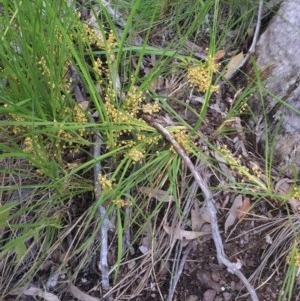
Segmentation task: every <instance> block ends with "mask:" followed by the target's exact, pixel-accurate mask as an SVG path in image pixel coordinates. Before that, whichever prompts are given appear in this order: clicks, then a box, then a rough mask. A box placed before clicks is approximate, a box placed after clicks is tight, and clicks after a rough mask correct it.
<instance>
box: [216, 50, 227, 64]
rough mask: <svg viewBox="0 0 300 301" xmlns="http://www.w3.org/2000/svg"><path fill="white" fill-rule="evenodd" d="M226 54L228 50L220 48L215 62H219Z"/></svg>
mask: <svg viewBox="0 0 300 301" xmlns="http://www.w3.org/2000/svg"><path fill="white" fill-rule="evenodd" d="M225 54H226V51H225V50H224V49H221V50H218V51H217V53H216V54H215V57H214V59H215V63H218V62H219V61H220V60H221V59H222V58H223V57H224V55H225Z"/></svg>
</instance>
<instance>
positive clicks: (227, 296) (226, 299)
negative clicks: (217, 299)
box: [223, 292, 232, 301]
mask: <svg viewBox="0 0 300 301" xmlns="http://www.w3.org/2000/svg"><path fill="white" fill-rule="evenodd" d="M223 298H224V301H230V300H232V294H230V293H228V292H224V293H223Z"/></svg>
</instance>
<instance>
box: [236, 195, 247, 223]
mask: <svg viewBox="0 0 300 301" xmlns="http://www.w3.org/2000/svg"><path fill="white" fill-rule="evenodd" d="M249 209H250V198H248V197H246V198H244V200H243V204H242V207H241V209H240V210H237V214H236V216H237V218H238V219H241V218H243V217H244V216H245V215H246V214H247V213H248V212H249Z"/></svg>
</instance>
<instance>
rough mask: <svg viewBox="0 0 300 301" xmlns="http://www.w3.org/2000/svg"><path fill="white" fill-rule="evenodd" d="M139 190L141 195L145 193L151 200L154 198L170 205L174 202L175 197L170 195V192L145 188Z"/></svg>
mask: <svg viewBox="0 0 300 301" xmlns="http://www.w3.org/2000/svg"><path fill="white" fill-rule="evenodd" d="M139 190H140V192H141V193H144V194H145V195H147V196H148V197H149V198H154V199H156V200H157V201H163V202H168V203H169V202H173V201H174V197H173V196H172V195H170V194H168V192H167V191H165V190H161V189H155V188H149V187H144V186H142V187H140V188H139Z"/></svg>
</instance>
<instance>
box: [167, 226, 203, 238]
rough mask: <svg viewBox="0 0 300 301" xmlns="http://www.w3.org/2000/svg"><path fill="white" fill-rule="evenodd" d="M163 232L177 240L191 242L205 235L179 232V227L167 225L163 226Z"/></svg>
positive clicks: (184, 231) (193, 232)
mask: <svg viewBox="0 0 300 301" xmlns="http://www.w3.org/2000/svg"><path fill="white" fill-rule="evenodd" d="M164 230H165V231H166V232H167V234H169V235H170V236H172V237H173V238H175V239H179V240H183V239H186V240H192V239H196V238H198V237H201V236H204V235H207V233H204V232H198V231H187V230H181V229H180V228H179V227H169V226H167V225H164Z"/></svg>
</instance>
